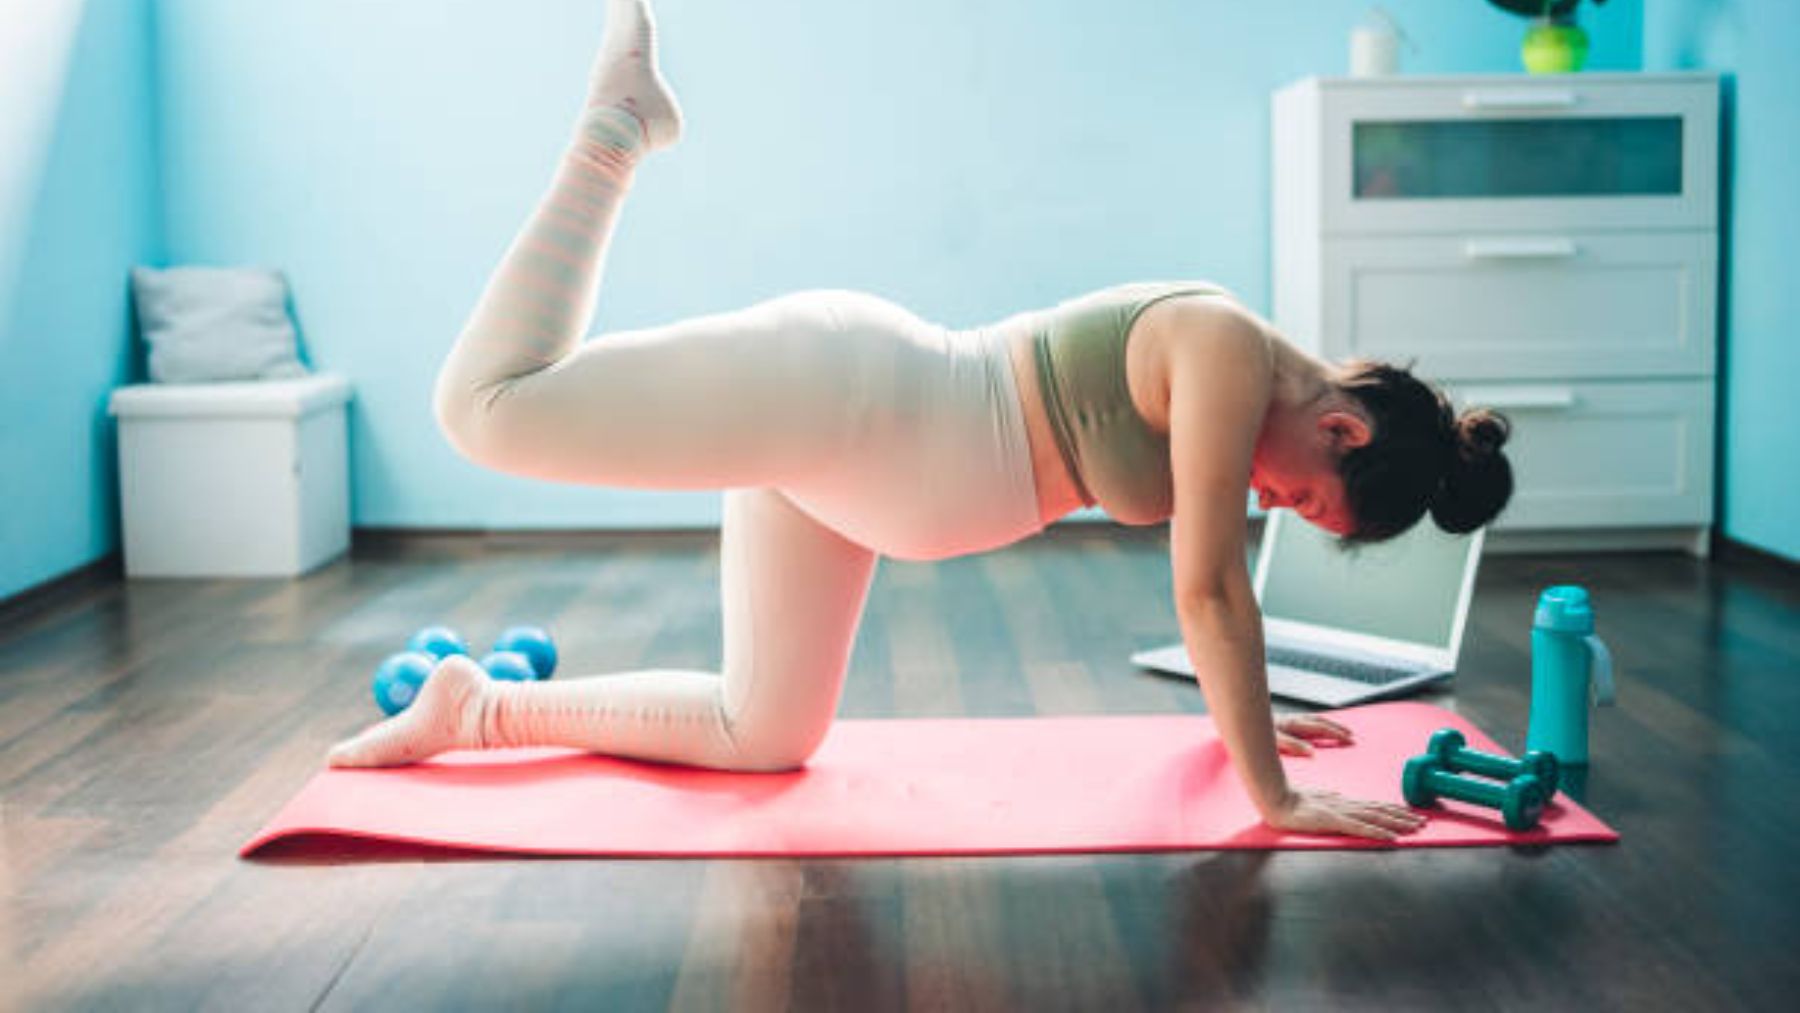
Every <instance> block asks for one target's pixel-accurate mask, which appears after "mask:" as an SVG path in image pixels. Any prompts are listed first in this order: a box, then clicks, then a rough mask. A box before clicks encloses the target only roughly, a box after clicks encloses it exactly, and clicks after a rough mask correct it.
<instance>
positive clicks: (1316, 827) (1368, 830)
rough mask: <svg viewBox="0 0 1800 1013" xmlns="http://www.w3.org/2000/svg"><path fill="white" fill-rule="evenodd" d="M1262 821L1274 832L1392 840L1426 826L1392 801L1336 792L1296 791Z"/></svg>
mask: <svg viewBox="0 0 1800 1013" xmlns="http://www.w3.org/2000/svg"><path fill="white" fill-rule="evenodd" d="M1263 822H1265V823H1267V824H1269V825H1270V826H1272V827H1274V828H1275V829H1277V830H1294V831H1298V832H1300V833H1306V834H1347V835H1349V836H1351V837H1368V838H1371V839H1373V840H1377V841H1391V840H1395V839H1396V838H1398V837H1399V836H1400V835H1401V834H1410V833H1412V832H1413V831H1414V830H1417V829H1419V828H1420V827H1422V826H1424V825H1425V817H1424V816H1422V815H1420V814H1419V813H1416V812H1414V811H1413V810H1411V809H1408V808H1406V807H1405V806H1401V805H1395V804H1393V803H1391V802H1370V801H1367V800H1364V799H1359V798H1349V797H1347V796H1344V795H1340V794H1338V793H1337V792H1335V791H1314V790H1312V789H1308V788H1296V789H1294V790H1293V791H1291V792H1289V793H1288V797H1287V799H1286V800H1285V801H1284V802H1283V803H1282V804H1281V805H1280V806H1278V807H1277V808H1276V810H1275V811H1274V812H1273V813H1270V814H1266V815H1265V816H1264V817H1263Z"/></svg>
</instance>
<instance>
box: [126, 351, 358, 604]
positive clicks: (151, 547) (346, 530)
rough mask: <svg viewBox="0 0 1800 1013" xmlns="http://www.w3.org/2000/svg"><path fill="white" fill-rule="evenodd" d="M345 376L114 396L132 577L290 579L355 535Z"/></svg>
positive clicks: (140, 388) (142, 388) (154, 387)
mask: <svg viewBox="0 0 1800 1013" xmlns="http://www.w3.org/2000/svg"><path fill="white" fill-rule="evenodd" d="M350 397H351V393H350V385H349V383H347V382H346V381H345V380H344V379H343V378H342V377H339V376H332V375H328V374H327V375H318V376H310V377H304V378H302V379H297V380H264V381H255V382H249V383H201V384H159V383H150V384H139V385H136V386H131V387H121V388H119V389H117V390H115V391H113V394H112V403H111V411H112V414H113V415H115V416H117V417H118V419H119V494H120V499H121V501H122V506H123V514H124V525H125V574H126V576H128V577H281V576H292V575H296V574H301V573H305V572H306V571H308V570H311V569H313V568H314V567H316V566H319V565H320V564H323V563H325V562H327V561H329V560H331V559H333V558H335V557H336V556H338V555H340V554H341V553H343V552H344V550H345V549H346V548H348V547H349V544H350V494H349V486H350V482H349V468H348V457H347V451H346V446H347V439H346V433H345V428H346V427H345V416H346V415H347V414H348V410H347V408H346V406H347V405H348V403H349V401H350Z"/></svg>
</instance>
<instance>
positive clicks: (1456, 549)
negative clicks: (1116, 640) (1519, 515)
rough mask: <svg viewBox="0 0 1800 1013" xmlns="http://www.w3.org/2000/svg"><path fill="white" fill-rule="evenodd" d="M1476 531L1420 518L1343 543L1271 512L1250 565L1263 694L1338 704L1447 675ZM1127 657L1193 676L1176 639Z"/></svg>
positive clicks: (1470, 580)
mask: <svg viewBox="0 0 1800 1013" xmlns="http://www.w3.org/2000/svg"><path fill="white" fill-rule="evenodd" d="M1486 536H1487V529H1485V528H1483V529H1480V530H1478V531H1476V532H1474V533H1473V534H1468V535H1449V534H1445V533H1444V532H1443V531H1441V530H1439V529H1438V527H1437V525H1435V524H1432V523H1431V522H1430V521H1429V519H1427V520H1424V521H1421V522H1420V523H1418V524H1415V525H1413V527H1412V529H1411V530H1410V531H1407V532H1406V533H1405V534H1403V535H1400V536H1398V537H1396V538H1392V539H1389V540H1388V541H1386V542H1381V543H1378V544H1375V545H1368V546H1363V547H1361V548H1357V549H1352V550H1349V551H1345V550H1342V549H1339V548H1338V547H1337V542H1336V538H1335V537H1334V536H1333V535H1331V534H1330V533H1329V532H1326V531H1322V530H1320V529H1318V528H1316V527H1314V526H1313V525H1311V524H1308V523H1306V522H1305V521H1303V520H1301V519H1300V518H1299V517H1298V516H1297V515H1295V514H1294V513H1293V511H1291V510H1287V509H1279V510H1275V511H1272V512H1271V513H1270V514H1269V517H1268V520H1267V522H1266V523H1265V526H1264V528H1263V540H1262V551H1261V552H1260V553H1259V554H1258V557H1257V563H1256V600H1257V601H1258V602H1259V603H1260V604H1261V605H1262V613H1263V640H1264V642H1265V647H1266V650H1267V654H1268V673H1269V692H1271V693H1273V694H1275V695H1277V696H1282V697H1287V698H1289V699H1292V700H1300V701H1304V702H1306V703H1312V704H1320V705H1323V706H1326V707H1343V706H1346V705H1348V704H1354V703H1360V702H1362V701H1365V700H1371V699H1375V698H1377V697H1386V696H1395V695H1398V694H1401V693H1405V692H1408V691H1412V690H1416V689H1418V688H1420V687H1422V686H1425V685H1428V684H1430V683H1433V682H1436V681H1438V680H1441V679H1447V678H1449V677H1450V675H1451V674H1452V673H1454V672H1455V671H1456V655H1457V651H1458V650H1459V649H1460V648H1461V646H1462V636H1463V624H1464V623H1465V622H1466V621H1467V620H1468V617H1469V598H1470V595H1471V594H1472V593H1473V592H1474V589H1475V569H1476V567H1477V566H1478V565H1479V564H1480V562H1481V544H1482V542H1483V541H1484V540H1485V538H1486ZM1131 660H1132V661H1133V662H1134V663H1136V664H1138V665H1141V666H1143V667H1145V668H1149V669H1154V670H1156V671H1159V672H1164V673H1167V674H1171V675H1179V676H1184V677H1186V678H1190V679H1191V678H1193V676H1194V669H1193V666H1192V665H1191V664H1190V663H1189V661H1188V656H1187V648H1186V646H1185V645H1184V644H1181V643H1176V644H1171V645H1169V646H1167V647H1159V648H1155V649H1153V650H1146V651H1139V652H1138V653H1136V654H1133V655H1132V656H1131Z"/></svg>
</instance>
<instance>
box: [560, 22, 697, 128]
mask: <svg viewBox="0 0 1800 1013" xmlns="http://www.w3.org/2000/svg"><path fill="white" fill-rule="evenodd" d="M590 78H591V87H590V89H589V92H588V102H587V107H586V109H585V110H584V111H583V113H582V120H581V131H582V134H583V135H584V136H586V137H588V138H589V139H590V140H595V141H599V142H600V143H602V144H605V145H608V146H616V145H617V144H618V138H617V136H616V134H617V129H618V121H619V119H620V117H618V116H617V113H616V111H623V112H624V113H625V114H626V117H628V121H629V122H631V123H633V124H634V125H635V127H636V130H637V132H638V133H639V135H640V136H641V138H642V143H643V145H644V148H645V150H647V151H654V150H656V149H658V148H666V147H668V146H670V145H672V144H674V143H675V142H676V141H677V140H678V139H679V138H680V137H681V106H680V105H678V104H677V103H676V101H675V95H674V93H673V92H671V91H670V90H669V83H668V82H667V81H665V80H663V76H662V73H661V72H660V71H658V70H657V66H656V20H655V18H654V17H653V16H652V15H651V13H650V4H649V0H607V3H606V29H605V34H604V35H603V36H602V37H601V40H600V52H599V55H597V56H596V57H595V58H594V67H593V71H592V73H591V75H590Z"/></svg>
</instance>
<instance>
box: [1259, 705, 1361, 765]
mask: <svg viewBox="0 0 1800 1013" xmlns="http://www.w3.org/2000/svg"><path fill="white" fill-rule="evenodd" d="M1355 741H1356V736H1355V734H1354V733H1352V732H1351V731H1350V729H1348V728H1345V727H1344V726H1343V725H1340V724H1338V723H1337V722H1336V721H1333V720H1331V719H1330V718H1328V717H1323V716H1321V715H1318V714H1290V715H1288V716H1286V717H1278V718H1276V719H1275V745H1276V746H1277V747H1278V748H1279V749H1280V750H1281V751H1282V752H1284V753H1286V754H1288V755H1289V756H1311V755H1312V753H1313V746H1312V744H1313V743H1314V742H1336V743H1340V744H1342V745H1346V746H1348V745H1351V744H1352V743H1354V742H1355Z"/></svg>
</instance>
